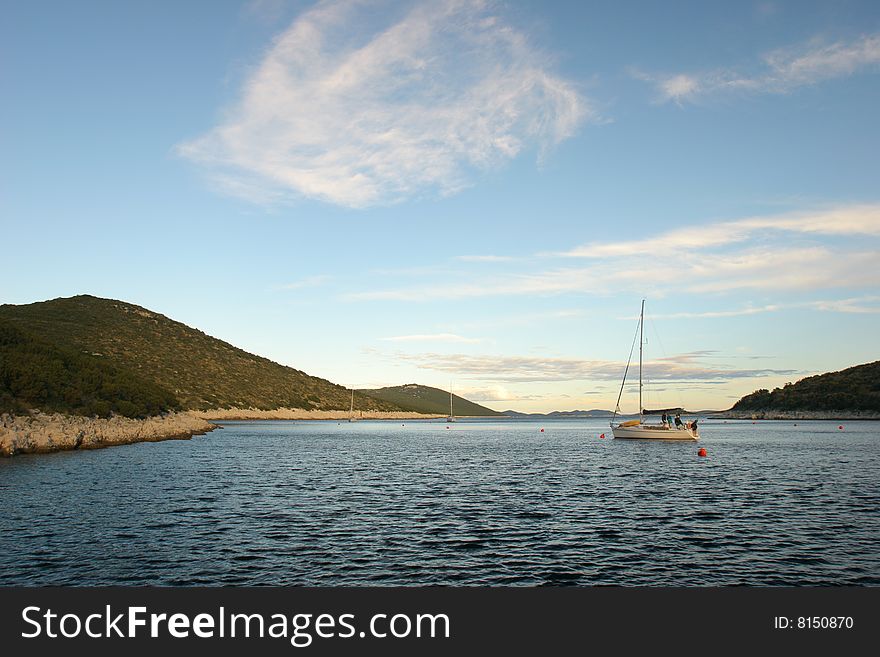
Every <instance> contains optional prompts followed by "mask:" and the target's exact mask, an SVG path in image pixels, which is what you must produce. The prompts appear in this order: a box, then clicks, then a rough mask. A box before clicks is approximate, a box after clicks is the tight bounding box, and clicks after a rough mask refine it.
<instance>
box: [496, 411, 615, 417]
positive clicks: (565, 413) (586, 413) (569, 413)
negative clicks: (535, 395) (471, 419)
mask: <svg viewBox="0 0 880 657" xmlns="http://www.w3.org/2000/svg"><path fill="white" fill-rule="evenodd" d="M501 415H506V416H508V417H512V418H520V419H527V418H535V419H537V418H548V419H554V418H572V419H575V418H587V417H611V416H612V415H614V412H613V411H606V410H600V409H592V410H589V411H550V412H549V413H520V412H518V411H503V412H502V413H501Z"/></svg>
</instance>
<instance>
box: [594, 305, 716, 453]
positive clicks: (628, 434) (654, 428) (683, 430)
mask: <svg viewBox="0 0 880 657" xmlns="http://www.w3.org/2000/svg"><path fill="white" fill-rule="evenodd" d="M644 331H645V300H644V299H642V311H641V313H640V314H639V419H638V420H627V421H626V422H619V423H617V424H615V423H614V421H615V419H616V418H617V415H618V413H619V412H620V398H621V396H622V395H623V387H624V386H625V385H626V375H627V373H628V372H629V360H627V362H626V369H625V370H624V372H623V381H622V382H621V384H620V394H618V395H617V406H616V407H615V409H614V416H613V417H612V418H611V433H612V434H614V437H615V438H635V439H642V440H698V439H699V437H700V433H699V430H698V429H697V427H696V422H694V423H693V425H692V424H691V423H687V424H682V425H680V426H679V425H675V426H673V423H672V422H671V421H670V422H664V423H661V424H648V423H646V422H645V409H644V407H643V406H642V347H643V344H644ZM630 357H632V351H630ZM664 414H665V412H664Z"/></svg>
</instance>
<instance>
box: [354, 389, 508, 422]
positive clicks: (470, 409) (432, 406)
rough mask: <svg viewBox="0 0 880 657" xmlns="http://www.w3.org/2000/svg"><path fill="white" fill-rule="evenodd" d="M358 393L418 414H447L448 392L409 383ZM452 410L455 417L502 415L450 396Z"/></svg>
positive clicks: (461, 398) (456, 396)
mask: <svg viewBox="0 0 880 657" xmlns="http://www.w3.org/2000/svg"><path fill="white" fill-rule="evenodd" d="M358 392H360V393H362V394H364V395H367V396H369V397H372V398H373V399H376V400H381V401H385V402H389V403H392V404H396V405H398V406H401V407H403V408H406V409H408V410H413V411H418V412H419V413H430V414H439V415H445V414H447V413H449V391H448V390H440V389H439V388H431V387H429V386H422V385H418V384H416V383H410V384H407V385H405V386H392V387H389V388H378V389H376V390H358ZM452 408H453V411H454V412H455V415H458V416H468V417H474V416H476V417H492V416H501V415H503V413H499V412H498V411H493V410H492V409H491V408H486V407H485V406H480V405H479V404H475V403H474V402H471V401H468V400H467V399H464V398H463V397H459V396H458V395H452Z"/></svg>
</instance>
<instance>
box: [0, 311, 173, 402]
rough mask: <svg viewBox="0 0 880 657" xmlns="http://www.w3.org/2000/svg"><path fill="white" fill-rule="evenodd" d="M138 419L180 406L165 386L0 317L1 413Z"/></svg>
mask: <svg viewBox="0 0 880 657" xmlns="http://www.w3.org/2000/svg"><path fill="white" fill-rule="evenodd" d="M31 408H39V409H41V410H43V411H45V412H47V413H56V412H65V413H71V414H73V415H87V416H97V417H109V416H110V415H111V413H113V414H116V415H122V416H124V417H129V418H143V417H147V416H150V415H158V414H160V413H165V412H168V411H174V410H179V409H180V402H179V401H178V400H177V398H176V397H175V396H174V395H173V394H172V393H171V392H170V391H168V390H167V389H165V388H163V387H161V386H159V385H156V384H154V383H152V382H150V381H146V380H144V379H143V378H140V377H138V376H136V375H134V374H132V373H131V372H128V371H125V370H122V369H120V368H117V367H114V366H113V365H111V364H109V363H107V362H104V361H102V360H99V359H97V358H95V357H93V356H89V355H85V354H82V353H79V352H77V351H76V350H73V349H67V348H63V347H57V346H55V345H52V344H49V343H47V342H44V341H42V340H40V339H39V338H38V337H37V336H34V335H31V334H29V333H27V332H26V331H23V330H22V329H20V328H18V327H17V326H15V325H14V324H12V323H10V322H8V321H5V320H0V413H13V414H14V413H26V412H27V411H28V410H29V409H31Z"/></svg>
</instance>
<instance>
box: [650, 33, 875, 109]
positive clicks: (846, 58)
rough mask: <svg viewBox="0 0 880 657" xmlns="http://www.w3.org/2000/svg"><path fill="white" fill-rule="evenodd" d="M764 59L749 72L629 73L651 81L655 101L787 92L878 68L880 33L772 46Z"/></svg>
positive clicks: (681, 102) (682, 101)
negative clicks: (757, 66)
mask: <svg viewBox="0 0 880 657" xmlns="http://www.w3.org/2000/svg"><path fill="white" fill-rule="evenodd" d="M762 59H763V68H762V70H761V71H760V72H758V73H755V74H753V75H744V74H741V73H739V72H737V71H736V70H734V69H718V70H714V71H704V72H699V73H675V74H667V75H656V74H648V73H644V72H641V71H633V76H634V77H636V78H638V79H640V80H644V81H646V82H650V83H651V84H653V85H654V87H655V89H656V91H657V96H658V101H659V102H661V103H663V102H670V101H671V102H675V103H677V104H679V105H683V104H684V103H685V102H694V101H696V100H699V99H700V98H705V97H709V96H714V95H719V94H724V93H736V92H738V93H770V94H782V93H788V92H791V91H793V90H794V89H797V88H798V87H802V86H806V85H811V84H816V83H819V82H822V81H824V80H830V79H833V78H840V77H845V76H849V75H853V74H855V73H858V72H859V71H861V70H864V69H871V68H876V67H877V66H878V65H880V34H878V33H874V34H869V35H865V36H862V37H860V38H858V39H854V40H851V41H838V42H836V43H832V44H827V43H822V42H821V41H819V40H818V39H813V40H812V41H810V42H808V43H806V44H802V45H800V46H797V47H793V48H780V49H778V50H773V51H771V52H769V53H766V54H765V55H764V56H763V58H762Z"/></svg>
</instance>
